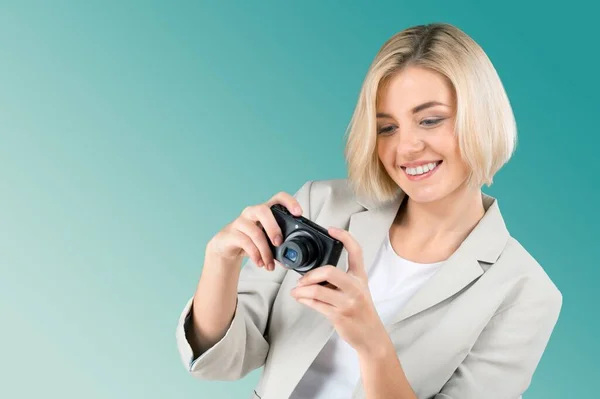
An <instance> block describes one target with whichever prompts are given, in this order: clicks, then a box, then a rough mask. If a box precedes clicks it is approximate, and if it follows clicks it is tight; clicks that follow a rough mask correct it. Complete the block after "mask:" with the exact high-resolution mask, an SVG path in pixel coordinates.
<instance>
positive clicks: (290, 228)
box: [268, 204, 344, 275]
mask: <svg viewBox="0 0 600 399" xmlns="http://www.w3.org/2000/svg"><path fill="white" fill-rule="evenodd" d="M271 211H272V212H273V216H275V220H276V221H277V224H278V225H279V227H280V228H281V232H282V235H283V242H282V244H281V245H280V246H278V247H276V246H274V245H273V243H271V240H268V242H269V246H270V247H271V252H272V253H273V258H274V259H275V260H277V261H278V262H279V263H281V264H282V265H283V266H284V267H286V268H288V269H291V270H295V271H296V272H298V273H300V274H302V275H304V274H306V273H307V272H309V271H310V270H313V269H315V268H317V267H320V266H325V265H333V266H336V265H337V262H338V261H339V259H340V255H341V253H342V249H343V247H344V246H343V244H342V242H341V241H339V240H336V239H335V238H333V237H331V236H330V235H329V233H327V230H326V229H324V228H323V227H321V226H319V225H318V224H316V223H313V222H312V221H310V220H309V219H307V218H305V217H303V216H294V215H292V214H291V213H290V212H289V211H288V210H287V208H285V207H284V206H283V205H279V204H275V205H273V206H271Z"/></svg>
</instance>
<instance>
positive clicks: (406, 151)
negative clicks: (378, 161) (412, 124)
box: [395, 129, 425, 159]
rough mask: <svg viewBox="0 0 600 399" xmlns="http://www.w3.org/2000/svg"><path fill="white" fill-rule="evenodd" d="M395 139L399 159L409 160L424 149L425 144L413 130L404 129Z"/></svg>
mask: <svg viewBox="0 0 600 399" xmlns="http://www.w3.org/2000/svg"><path fill="white" fill-rule="evenodd" d="M396 138H397V142H396V143H395V144H396V154H397V155H398V156H400V157H401V159H411V158H413V157H415V156H416V155H418V154H419V153H420V152H421V151H423V150H424V149H425V143H424V142H423V140H422V138H421V137H420V136H419V134H418V133H417V132H415V130H414V129H405V130H404V131H402V132H401V133H400V134H397V135H396Z"/></svg>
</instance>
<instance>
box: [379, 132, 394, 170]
mask: <svg viewBox="0 0 600 399" xmlns="http://www.w3.org/2000/svg"><path fill="white" fill-rule="evenodd" d="M377 155H378V156H379V160H381V163H382V164H384V165H385V166H388V164H389V163H390V162H392V161H393V160H392V159H390V156H391V153H390V148H389V146H387V145H386V143H385V140H381V139H380V140H378V141H377Z"/></svg>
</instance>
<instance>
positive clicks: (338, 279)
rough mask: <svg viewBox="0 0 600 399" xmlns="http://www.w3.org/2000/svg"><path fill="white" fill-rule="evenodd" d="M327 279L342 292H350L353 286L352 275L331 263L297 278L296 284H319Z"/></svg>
mask: <svg viewBox="0 0 600 399" xmlns="http://www.w3.org/2000/svg"><path fill="white" fill-rule="evenodd" d="M324 281H327V282H329V283H330V284H333V285H334V286H336V287H337V288H339V289H340V290H342V291H344V292H352V290H353V289H354V288H355V285H354V282H353V281H352V276H349V275H348V274H347V273H344V271H343V270H341V269H338V268H337V267H335V266H332V265H326V266H321V267H317V268H316V269H313V270H311V271H309V272H308V273H306V274H305V275H304V276H303V277H302V278H300V279H299V280H298V286H304V285H310V284H319V283H321V282H324Z"/></svg>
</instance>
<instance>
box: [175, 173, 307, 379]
mask: <svg viewBox="0 0 600 399" xmlns="http://www.w3.org/2000/svg"><path fill="white" fill-rule="evenodd" d="M311 184H312V182H311V181H308V182H306V183H304V185H303V186H302V187H301V188H300V189H299V190H298V191H297V192H296V193H295V194H294V197H295V198H296V200H297V201H298V202H299V203H300V206H301V207H302V210H303V216H305V217H308V218H310V209H309V197H310V188H311ZM286 272H287V270H286V269H284V268H282V267H275V269H274V270H273V271H272V272H269V271H266V270H265V269H263V268H259V267H257V266H256V264H255V263H254V262H253V261H252V260H251V259H249V258H248V259H247V260H246V261H245V263H244V264H243V266H242V270H241V271H240V277H239V282H238V295H237V303H236V308H235V312H234V315H233V319H232V321H231V323H230V325H229V328H228V330H227V332H226V334H225V336H224V337H223V338H222V339H221V340H220V341H218V342H217V343H216V344H215V345H213V346H212V347H210V348H209V349H207V350H206V351H205V352H203V353H201V354H196V355H195V354H194V353H193V351H192V348H191V346H190V341H189V340H188V334H189V333H190V331H191V330H190V328H189V326H190V322H191V320H192V317H191V316H192V304H193V297H192V298H189V299H188V301H187V303H186V305H185V306H184V308H183V311H182V312H181V315H180V317H179V321H178V324H177V328H176V341H177V348H178V351H179V355H180V357H181V360H182V362H183V364H184V366H185V367H186V369H187V370H188V371H189V372H190V373H191V375H192V376H193V377H195V378H198V379H203V380H222V381H227V380H237V379H240V378H242V377H244V376H245V375H246V374H248V373H249V372H250V371H252V370H255V369H257V368H259V367H262V366H263V365H264V362H265V359H266V356H267V353H268V351H269V342H268V337H266V336H265V335H266V329H267V323H268V320H269V315H270V312H271V307H272V305H273V301H274V300H275V296H276V295H277V293H278V291H279V287H280V285H281V282H282V281H283V278H284V277H285V274H286Z"/></svg>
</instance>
